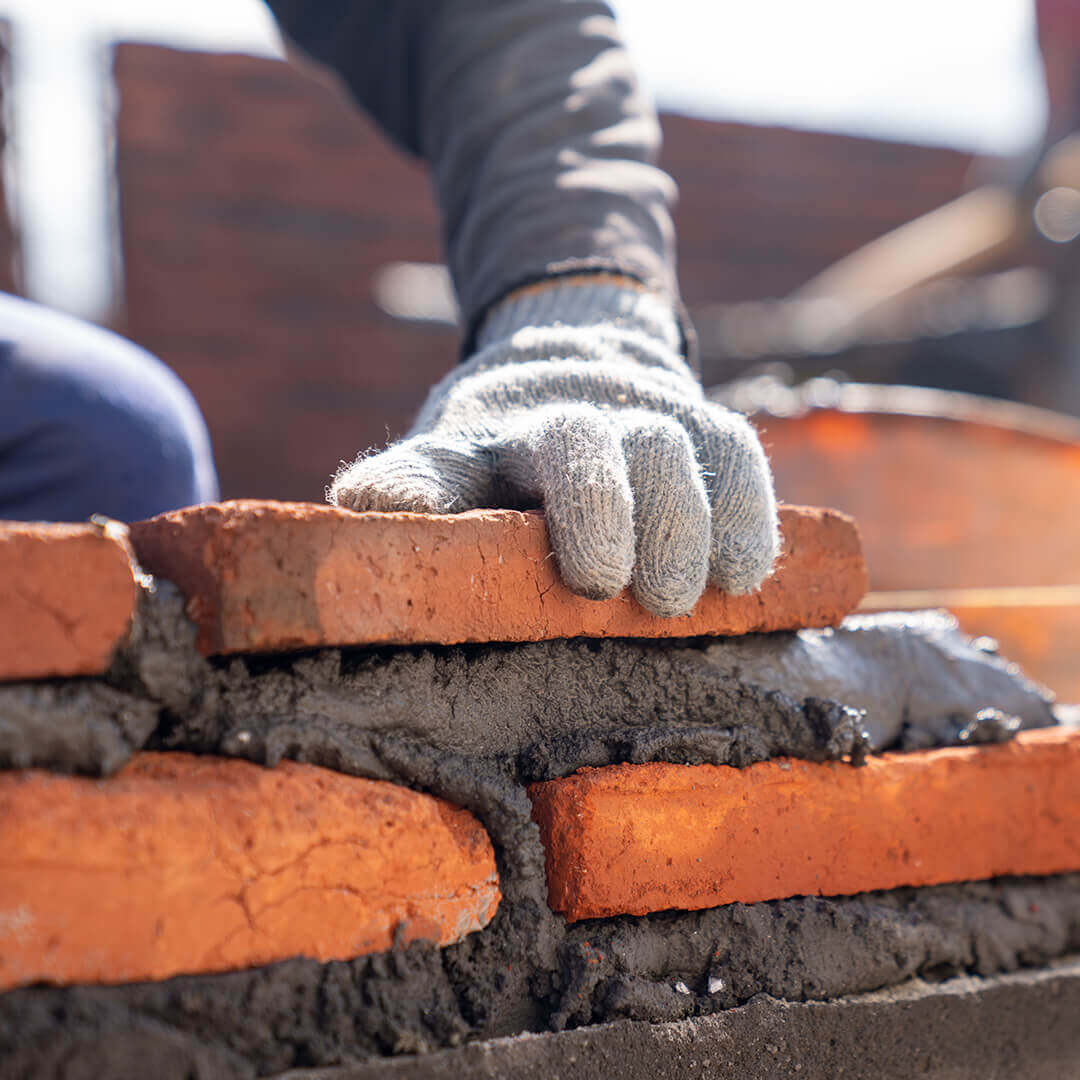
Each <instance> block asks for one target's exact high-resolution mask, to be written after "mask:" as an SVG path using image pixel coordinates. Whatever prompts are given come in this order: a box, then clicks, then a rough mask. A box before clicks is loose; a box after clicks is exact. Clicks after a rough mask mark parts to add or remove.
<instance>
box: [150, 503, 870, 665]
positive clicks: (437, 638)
mask: <svg viewBox="0 0 1080 1080" xmlns="http://www.w3.org/2000/svg"><path fill="white" fill-rule="evenodd" d="M781 531H782V533H783V536H784V554H783V556H782V559H781V563H780V569H779V571H778V573H777V574H776V575H775V576H774V577H772V578H770V579H769V580H768V581H767V582H766V583H765V585H764V586H763V587H762V589H761V590H760V592H757V593H754V594H752V595H749V596H730V595H728V594H726V593H722V592H720V591H718V590H716V589H709V590H707V591H706V593H705V595H704V596H703V597H702V599H701V600H700V601H699V603H698V605H697V607H696V608H695V609H694V611H693V613H692V614H691V615H689V616H685V617H682V618H674V619H662V618H657V617H656V616H653V615H650V614H649V613H648V612H646V611H645V610H644V609H643V608H642V607H641V606H640V605H639V604H638V603H637V601H635V600H634V599H633V598H632V597H631V596H630V595H629V593H623V594H622V595H620V596H618V597H616V598H615V599H613V600H605V601H594V600H585V599H582V598H581V597H579V596H576V595H574V594H573V593H571V592H570V591H569V590H568V589H567V588H566V587H565V586H564V585H563V584H562V582H561V581H560V580H559V577H558V571H557V567H556V563H555V560H554V559H553V558H552V557H551V550H550V548H549V546H548V540H547V531H546V529H545V526H544V519H543V515H541V514H538V513H518V512H517V511H512V510H473V511H469V512H467V513H463V514H448V515H430V514H405V513H396V514H381V513H363V514H357V513H352V512H350V511H347V510H339V509H336V508H334V507H330V506H316V505H311V504H307V503H272V502H255V501H238V502H229V503H218V504H209V505H206V506H200V507H192V508H190V509H187V510H179V511H176V512H174V513H171V514H163V515H161V516H160V517H156V518H151V519H150V520H149V521H143V522H138V523H137V524H135V525H132V526H131V536H132V542H133V543H134V545H135V549H136V552H137V553H138V556H139V560H140V562H141V564H142V565H143V566H144V567H145V568H146V569H147V570H149V571H150V572H151V573H154V574H159V575H161V576H162V577H165V578H168V579H169V580H170V581H173V582H175V583H176V584H177V585H178V586H179V587H180V589H181V590H182V591H183V592H184V593H185V595H186V596H187V601H188V608H187V610H188V614H189V615H190V616H191V618H192V619H193V620H194V621H195V622H196V623H197V624H198V626H199V637H198V645H199V648H200V649H201V650H202V651H203V652H204V653H207V654H212V653H234V652H263V651H275V650H283V649H298V648H308V647H312V646H319V645H361V644H384V643H385V644H399V645H400V644H411V643H423V642H430V643H439V644H444V645H446V644H454V643H456V642H463V641H541V640H545V639H548V638H563V637H578V636H586V637H653V638H659V637H691V636H694V635H698V634H746V633H751V632H759V631H771V630H789V629H795V628H797V627H802V626H827V625H832V624H834V623H837V622H838V621H839V620H840V619H841V618H842V617H843V616H844V615H845V614H846V613H847V612H849V611H851V610H852V609H853V608H854V606H855V605H856V604H857V603H858V602H859V599H860V598H861V597H862V595H863V593H864V592H865V589H866V568H865V566H864V564H863V560H862V553H861V550H860V547H859V537H858V532H857V530H856V528H855V524H854V522H853V521H852V520H851V519H850V518H847V517H845V516H844V515H842V514H838V513H836V512H835V511H831V510H815V509H807V508H803V507H790V506H789V507H784V508H782V510H781Z"/></svg>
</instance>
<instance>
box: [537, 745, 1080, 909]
mask: <svg viewBox="0 0 1080 1080" xmlns="http://www.w3.org/2000/svg"><path fill="white" fill-rule="evenodd" d="M529 794H530V796H531V797H532V800H533V818H534V819H535V820H536V822H537V823H538V824H539V826H540V833H541V836H542V838H543V843H544V847H545V849H546V852H547V874H548V889H549V903H550V904H551V906H552V908H553V909H554V910H555V911H559V912H562V913H563V914H564V915H565V916H566V917H567V919H569V920H571V921H574V920H577V919H592V918H601V917H606V916H609V915H623V914H626V915H644V914H647V913H648V912H651V911H661V910H664V909H667V908H678V909H686V910H695V909H698V908H707V907H715V906H716V905H719V904H728V903H732V902H734V901H741V902H743V903H753V902H755V901H758V900H774V899H780V898H782V897H786V896H799V895H809V896H816V895H821V896H831V895H847V894H851V893H857V892H864V891H866V890H869V889H893V888H897V887H899V886H904V885H936V884H940V883H942V882H949V881H968V880H978V879H983V878H991V877H998V876H1001V875H1005V874H1056V873H1062V872H1066V871H1073V870H1080V730H1077V729H1075V728H1051V729H1047V730H1042V731H1031V732H1024V733H1022V734H1021V735H1019V736H1018V737H1017V738H1016V739H1015V740H1014V741H1013V742H1011V743H1005V744H1002V745H998V746H985V747H965V748H962V749H946V750H930V751H922V752H918V753H910V754H883V755H881V756H880V757H875V758H871V760H870V762H869V763H868V764H867V765H866V766H865V767H863V768H854V767H852V766H850V765H846V764H839V763H833V764H827V765H815V764H810V763H807V762H804V761H795V760H786V759H785V760H776V761H767V762H762V763H760V764H757V765H751V766H749V767H748V768H745V769H734V768H731V767H730V766H725V765H719V766H716V765H697V766H690V765H613V766H609V767H607V768H603V769H582V770H581V771H580V772H578V773H576V774H575V775H573V776H570V777H566V778H565V779H561V780H551V781H548V782H546V783H542V784H534V785H532V787H531V788H530V789H529Z"/></svg>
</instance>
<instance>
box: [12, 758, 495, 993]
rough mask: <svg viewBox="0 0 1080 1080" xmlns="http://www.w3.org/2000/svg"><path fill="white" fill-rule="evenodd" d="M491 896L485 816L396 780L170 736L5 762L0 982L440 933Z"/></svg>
mask: <svg viewBox="0 0 1080 1080" xmlns="http://www.w3.org/2000/svg"><path fill="white" fill-rule="evenodd" d="M499 899H500V894H499V888H498V878H497V874H496V869H495V856H494V851H493V850H492V847H491V842H490V841H489V839H488V836H487V833H486V832H485V831H484V829H483V828H482V827H481V825H480V824H479V822H477V821H476V819H475V818H474V817H473V816H472V815H471V814H469V813H468V812H467V811H465V810H461V809H459V808H457V807H454V806H451V805H450V804H449V803H446V802H444V801H442V800H441V799H436V798H433V797H432V796H430V795H423V794H420V793H418V792H415V791H410V790H409V789H407V788H402V787H398V786H396V785H394V784H388V783H383V782H381V781H375V780H361V779H357V778H356V777H350V776H343V775H341V774H340V773H335V772H331V771H330V770H327V769H319V768H316V767H314V766H312V765H298V764H296V763H294V762H283V763H282V764H280V765H279V766H278V767H277V768H275V769H263V768H260V767H259V766H256V765H252V764H250V763H248V762H244V761H237V760H224V759H220V758H205V757H195V756H192V755H188V754H178V753H170V754H143V755H141V756H139V757H137V758H135V759H134V761H133V762H132V763H131V764H130V765H128V766H127V767H126V768H125V769H124V770H122V771H121V772H120V773H118V774H116V775H115V776H113V777H111V778H110V779H108V780H87V779H82V778H75V777H64V776H55V775H52V774H49V773H44V772H36V771H28V772H11V773H4V774H0V990H5V989H9V988H11V987H13V986H18V985H22V984H25V983H31V982H37V981H46V982H52V983H60V984H67V983H115V982H130V981H136V980H143V979H164V978H168V977H169V976H172V975H177V974H180V973H182V972H210V971H228V970H233V969H237V968H243V967H251V966H255V965H258V964H267V963H271V962H273V961H276V960H282V959H285V958H286V957H290V956H309V957H313V958H315V959H317V960H321V961H327V960H343V959H347V958H349V957H353V956H359V955H361V954H364V953H370V952H377V951H381V950H385V949H388V948H390V947H391V945H392V944H393V943H394V941H395V940H398V941H400V942H407V941H412V940H415V939H418V938H424V939H427V940H430V941H435V942H438V943H439V944H441V945H447V944H450V943H451V942H454V941H458V940H460V939H461V938H463V937H464V936H465V935H466V934H468V933H470V932H471V931H473V930H477V929H479V928H480V927H482V926H484V925H486V924H487V923H488V922H489V921H490V920H491V919H492V918H493V916H494V914H495V910H496V908H497V907H498V903H499ZM395 935H396V937H395Z"/></svg>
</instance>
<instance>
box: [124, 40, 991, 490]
mask: <svg viewBox="0 0 1080 1080" xmlns="http://www.w3.org/2000/svg"><path fill="white" fill-rule="evenodd" d="M114 72H115V79H116V83H117V88H118V91H119V95H118V96H119V101H120V109H119V116H118V130H117V175H118V183H119V206H120V222H121V229H122V238H123V239H122V242H123V255H124V266H125V290H126V296H125V299H126V323H125V325H123V326H122V327H121V329H124V330H125V331H126V332H127V333H128V334H129V335H130V336H131V337H133V338H134V339H135V340H136V341H138V342H140V343H141V344H143V345H145V346H147V347H148V348H149V349H151V350H152V351H153V352H156V353H157V354H158V355H159V356H161V357H162V358H163V359H164V360H165V361H166V362H168V363H169V364H171V365H172V366H173V368H175V369H176V371H177V372H178V373H179V374H180V375H181V376H182V377H183V378H184V379H185V380H186V381H187V383H188V384H189V385H190V386H191V388H192V390H193V391H194V393H195V395H196V397H197V398H198V400H199V401H200V403H201V405H202V407H203V410H204V412H205V414H206V417H207V420H208V423H209V425H210V429H211V435H212V438H213V441H214V447H215V451H216V454H217V458H218V464H219V469H220V473H221V479H222V488H223V496H224V497H234V496H244V497H271V498H279V499H301V500H303V499H319V498H320V497H321V495H322V490H323V486H324V484H325V483H326V480H327V478H328V475H329V473H330V472H331V471H332V470H333V468H334V467H335V466H336V464H337V462H338V461H339V460H340V459H341V458H351V457H352V455H353V454H354V453H355V452H356V451H357V450H358V449H366V448H368V447H370V446H376V445H381V444H382V443H383V442H384V441H385V439H386V437H387V435H388V434H389V435H390V436H398V435H400V434H401V433H402V432H403V431H404V430H405V428H406V427H407V425H408V422H409V420H410V418H411V416H412V414H413V413H414V412H415V410H416V408H417V407H418V405H419V403H420V402H421V400H422V399H423V395H424V392H425V390H426V389H427V387H428V386H429V385H430V384H431V383H432V382H433V381H434V380H435V379H436V378H438V376H439V375H440V374H442V373H443V372H444V371H446V370H447V369H448V368H450V367H451V366H452V365H453V364H454V363H455V361H456V358H457V356H456V353H457V335H456V334H455V332H453V331H452V330H450V329H447V328H435V329H433V328H428V327H422V326H416V325H406V324H403V323H400V322H396V321H395V320H393V319H391V318H389V317H388V316H386V315H385V314H384V313H382V312H381V310H380V309H379V308H378V307H377V306H376V304H375V301H374V299H373V296H372V278H373V275H374V274H375V272H376V271H377V270H378V269H379V267H381V266H383V265H385V264H386V263H389V262H393V261H397V260H416V261H421V262H437V261H439V260H440V259H441V254H442V253H441V244H440V239H439V224H438V215H437V213H436V210H435V207H434V204H433V201H432V198H431V194H430V190H429V186H428V182H427V178H426V175H425V172H424V169H423V167H422V166H421V165H420V164H419V163H417V162H415V161H413V160H410V159H407V158H406V157H405V156H404V155H402V154H401V153H398V152H397V151H395V150H394V149H393V148H392V147H391V145H390V144H389V143H388V142H387V141H386V140H385V139H384V138H383V137H382V136H381V135H380V134H379V133H378V131H377V130H376V129H375V127H374V125H373V124H372V123H371V122H370V121H369V120H368V119H367V118H366V117H365V116H364V115H363V114H362V113H360V112H359V111H358V110H356V109H355V108H354V107H353V106H352V105H351V104H350V103H349V102H348V101H347V100H346V98H345V97H344V95H343V93H341V92H339V91H337V90H335V89H334V88H333V87H332V86H331V85H329V83H328V82H327V80H325V79H315V78H313V77H312V76H311V75H310V74H309V73H304V72H302V71H300V70H298V69H296V68H294V67H291V66H290V65H287V64H284V63H281V62H279V61H273V60H266V59H260V58H254V57H248V56H237V55H209V54H203V53H193V52H178V51H174V50H170V49H165V48H161V47H158V46H150V45H120V46H118V47H117V49H116V52H115V59H114ZM664 128H665V138H666V146H665V150H664V157H663V163H664V165H665V166H666V167H667V168H668V170H669V171H670V172H671V173H672V174H673V175H674V176H675V178H676V179H677V180H678V182H679V184H680V187H681V191H682V198H681V203H680V206H679V209H678V212H677V224H678V228H679V233H680V251H681V255H680V267H681V278H682V282H683V288H684V292H685V295H686V299H687V301H688V303H689V304H690V306H691V308H693V307H695V306H699V305H702V304H704V303H707V302H710V301H715V300H738V299H746V298H755V297H763V296H775V295H782V294H784V293H785V292H787V291H789V290H791V289H793V288H795V287H796V286H798V285H799V284H801V283H802V282H803V281H805V280H806V279H807V278H808V277H810V276H811V275H813V274H814V273H816V272H818V271H819V270H821V269H823V268H824V267H825V266H827V265H828V264H829V263H830V262H832V261H833V260H835V259H837V258H839V257H840V256H842V255H845V254H847V253H848V252H850V251H851V250H852V249H854V248H856V247H858V246H859V245H860V244H862V243H864V242H866V241H868V240H870V239H872V238H873V237H875V236H877V235H880V233H882V232H884V231H886V230H887V229H890V228H892V227H893V226H895V225H898V224H900V223H901V222H903V221H905V220H907V219H909V218H911V217H912V216H914V215H916V214H919V213H922V212H923V211H925V210H928V209H931V208H932V207H934V206H936V205H939V204H940V203H942V202H944V201H946V200H948V199H949V198H951V197H953V196H955V195H956V194H958V193H959V192H960V191H961V190H962V189H963V186H964V176H965V173H966V170H967V168H968V165H969V163H970V159H969V157H968V156H967V155H964V154H960V153H956V152H953V151H949V150H938V149H929V148H921V147H911V146H906V145H901V144H894V143H884V142H876V141H873V140H867V139H857V138H849V137H845V136H836V135H821V134H817V133H809V132H795V131H788V130H784V129H780V128H753V127H747V126H745V125H740V124H719V123H714V122H711V121H706V120H697V119H689V118H686V117H678V116H667V117H665V118H664ZM705 374H706V380H707V381H709V372H708V371H706V373H705Z"/></svg>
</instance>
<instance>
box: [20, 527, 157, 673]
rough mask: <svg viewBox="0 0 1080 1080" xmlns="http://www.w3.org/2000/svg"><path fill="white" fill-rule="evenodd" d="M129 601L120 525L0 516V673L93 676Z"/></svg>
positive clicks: (108, 654)
mask: <svg viewBox="0 0 1080 1080" xmlns="http://www.w3.org/2000/svg"><path fill="white" fill-rule="evenodd" d="M135 599H136V585H135V576H134V574H133V572H132V566H131V558H130V550H129V548H128V543H127V532H126V530H125V529H124V527H123V526H121V525H119V524H117V523H115V522H110V523H109V525H108V526H107V527H106V528H104V529H101V528H98V527H97V526H94V525H54V524H41V523H25V522H0V679H39V678H44V677H47V676H52V675H98V674H100V673H101V672H103V671H104V670H105V669H106V668H107V667H108V666H109V662H110V660H111V659H112V655H113V652H114V650H115V649H116V647H117V646H118V645H119V644H120V643H121V642H122V641H123V640H124V639H125V638H126V637H127V633H128V630H129V628H130V626H131V618H132V615H133V614H134V611H135Z"/></svg>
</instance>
